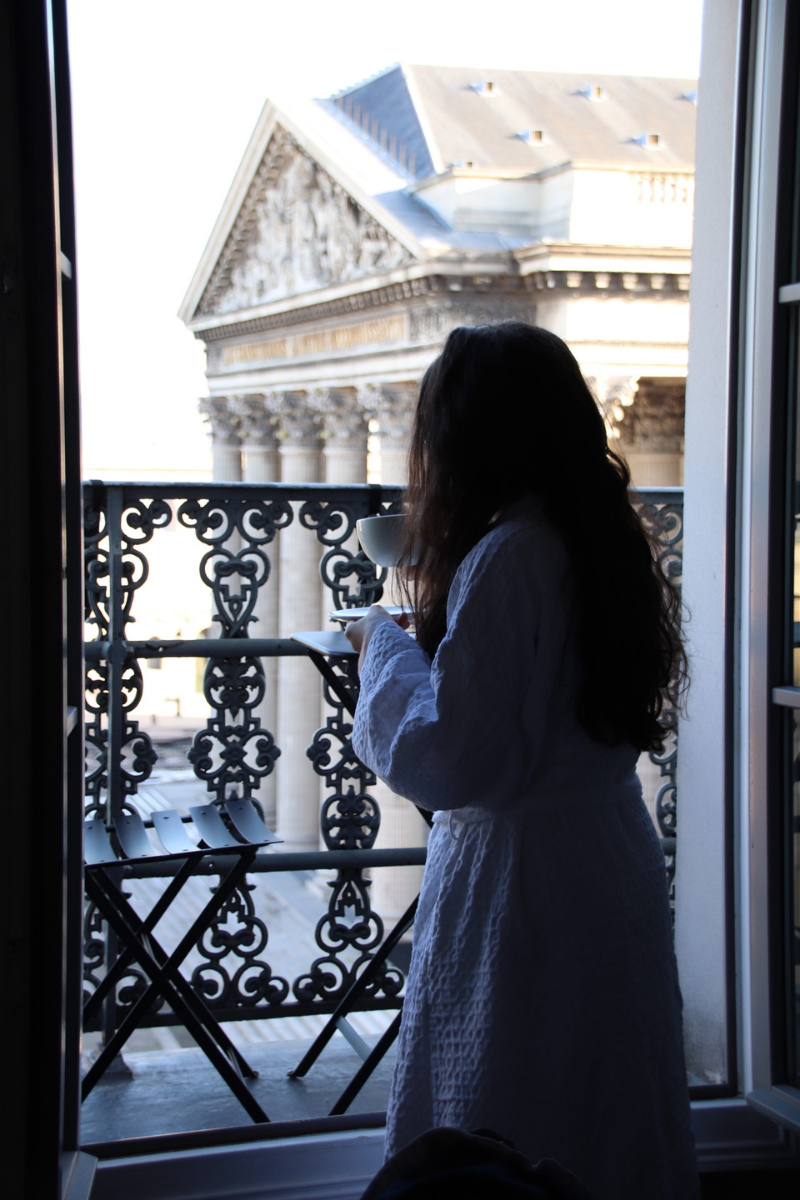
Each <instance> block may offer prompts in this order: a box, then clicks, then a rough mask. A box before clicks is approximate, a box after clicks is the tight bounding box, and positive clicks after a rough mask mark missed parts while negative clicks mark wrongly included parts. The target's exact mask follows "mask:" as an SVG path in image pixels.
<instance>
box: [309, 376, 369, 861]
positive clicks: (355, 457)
mask: <svg viewBox="0 0 800 1200" xmlns="http://www.w3.org/2000/svg"><path fill="white" fill-rule="evenodd" d="M308 403H309V407H310V408H311V409H312V410H313V411H314V412H316V413H317V415H318V416H319V420H320V428H321V436H322V444H323V451H322V469H323V478H324V480H325V483H366V481H367V437H368V435H369V425H368V417H367V415H366V414H365V413H364V411H363V409H361V408H360V407H359V404H358V400H357V395H356V392H355V389H354V388H315V389H314V390H313V391H312V392H309V396H308ZM342 548H343V550H345V552H349V553H351V554H355V553H357V551H358V536H357V535H356V534H353V536H352V537H351V538H349V539H348V540H347V541H346V542H345V543H344V544H343V547H342ZM333 602H334V601H333V593H332V592H331V591H330V589H329V588H328V587H326V586H325V585H324V584H323V587H322V607H321V610H320V621H321V624H320V629H328V628H330V619H329V616H328V613H329V612H330V610H331V608H332V607H333ZM337 628H338V626H337ZM331 711H332V710H331V709H330V707H329V706H328V705H327V704H326V703H325V701H324V699H323V700H322V703H321V706H320V726H323V725H324V724H325V722H326V721H327V719H328V717H329V716H330V714H331ZM328 795H329V792H328V789H327V788H326V786H325V781H324V780H320V804H322V802H323V801H324V800H325V799H327V797H328ZM323 844H324V843H323V842H322V838H321V837H320V845H321V846H322V845H323Z"/></svg>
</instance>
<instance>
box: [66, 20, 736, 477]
mask: <svg viewBox="0 0 800 1200" xmlns="http://www.w3.org/2000/svg"><path fill="white" fill-rule="evenodd" d="M717 2H719V0H717ZM701 9H702V0H670V2H669V3H664V2H663V0H661V2H656V0H559V2H558V3H556V2H554V0H484V2H483V3H476V2H475V0H462V3H461V4H456V3H455V2H454V0H404V2H403V3H398V2H397V0H388V2H387V0H367V3H362V4H360V5H357V6H353V5H350V6H344V5H341V4H337V3H334V2H332V0H282V2H279V0H136V3H135V4H132V3H130V2H129V0H68V11H69V21H70V49H71V56H72V91H73V120H74V132H75V172H76V181H75V186H76V199H77V219H78V255H77V257H78V272H79V275H78V278H79V300H80V322H81V379H82V395H83V413H84V472H85V474H87V475H91V476H98V475H102V476H105V477H106V478H131V479H133V478H140V477H149V476H150V474H151V473H152V472H153V471H154V470H158V471H166V472H169V473H170V475H171V476H172V477H173V478H183V477H185V478H191V477H193V476H195V474H196V472H198V471H204V472H205V471H208V470H209V468H210V448H209V442H208V437H207V435H206V433H205V428H204V425H203V423H202V421H201V418H200V416H199V414H198V412H197V400H198V398H199V397H200V396H202V395H204V394H205V393H206V391H207V389H206V387H205V380H204V376H203V369H204V354H203V350H202V344H201V343H199V342H197V341H195V340H194V338H193V337H192V336H191V335H190V334H189V333H187V331H186V330H185V328H184V327H183V325H182V324H181V322H180V321H179V320H178V318H177V316H176V315H175V314H176V312H177V310H178V306H179V304H180V302H181V300H182V298H183V295H184V293H185V291H186V289H187V287H188V285H189V282H190V280H191V277H192V274H193V272H194V269H195V267H196V265H197V262H198V260H199V258H200V255H201V253H202V251H203V248H204V246H205V243H206V241H207V240H208V237H209V235H210V233H211V230H212V227H213V225H214V222H215V220H216V217H217V214H218V212H219V210H220V208H221V206H222V202H223V200H224V198H225V195H226V193H227V191H228V187H229V186H230V183H231V181H232V179H233V176H234V173H235V171H236V168H237V166H238V164H239V160H240V159H241V156H242V154H243V152H244V149H245V146H246V145H247V141H248V139H249V137H250V134H251V132H252V130H253V127H254V125H255V123H256V120H257V118H258V114H259V112H260V110H261V107H262V105H263V103H264V101H265V99H266V97H267V96H272V97H275V98H277V97H280V96H288V95H291V94H299V95H306V96H325V95H328V94H330V93H331V92H333V91H336V90H338V89H339V88H342V87H346V86H348V85H350V84H353V83H356V82H357V81H358V80H360V79H363V78H366V77H367V76H369V75H372V74H374V73H375V72H377V71H379V70H381V69H382V68H384V67H386V66H389V65H390V64H391V63H393V62H398V61H401V62H402V61H405V62H417V63H435V64H440V65H459V64H461V65H464V64H467V65H470V64H471V65H475V66H476V67H478V66H482V67H487V68H489V67H493V68H501V67H506V68H521V69H527V70H548V71H590V70H591V71H597V72H605V73H618V74H630V75H634V74H635V75H671V76H678V77H693V76H696V75H697V74H698V71H699V61H700V18H701Z"/></svg>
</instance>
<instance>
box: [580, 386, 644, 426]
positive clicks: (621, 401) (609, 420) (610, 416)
mask: <svg viewBox="0 0 800 1200" xmlns="http://www.w3.org/2000/svg"><path fill="white" fill-rule="evenodd" d="M586 382H587V383H588V384H589V387H590V388H591V389H592V391H593V392H594V396H595V399H596V400H597V403H598V406H599V408H600V411H601V413H602V414H603V420H604V421H605V425H606V431H607V432H608V435H609V437H614V438H618V437H619V436H620V431H619V426H620V425H621V423H622V421H623V420H624V419H625V410H626V409H627V408H630V406H631V405H632V404H633V402H634V400H635V399H636V393H637V391H638V390H639V376H638V375H589V376H587V378H586Z"/></svg>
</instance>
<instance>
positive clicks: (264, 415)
mask: <svg viewBox="0 0 800 1200" xmlns="http://www.w3.org/2000/svg"><path fill="white" fill-rule="evenodd" d="M264 401H265V397H264V396H263V395H262V394H260V393H252V394H251V395H248V396H234V397H233V399H232V400H231V402H230V409H231V411H232V412H233V413H235V414H236V416H237V417H238V419H239V433H240V436H241V439H242V444H243V445H245V446H248V445H249V446H261V447H263V448H264V449H275V447H276V446H277V444H278V443H277V440H276V436H275V434H276V428H275V426H276V422H277V417H276V416H275V414H274V413H273V412H270V411H269V409H268V408H267V406H266V404H265V402H264Z"/></svg>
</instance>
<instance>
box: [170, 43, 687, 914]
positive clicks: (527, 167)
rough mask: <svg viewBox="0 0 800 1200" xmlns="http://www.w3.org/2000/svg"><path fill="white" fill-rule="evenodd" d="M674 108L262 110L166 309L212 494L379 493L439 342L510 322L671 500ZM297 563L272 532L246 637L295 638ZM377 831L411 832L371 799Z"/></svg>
mask: <svg viewBox="0 0 800 1200" xmlns="http://www.w3.org/2000/svg"><path fill="white" fill-rule="evenodd" d="M694 101H695V83H694V81H691V80H672V79H669V80H667V79H646V78H631V77H615V76H607V77H592V78H589V77H583V76H580V77H579V76H575V75H555V74H542V73H532V72H519V71H499V72H486V71H479V70H473V69H468V68H463V69H459V68H438V67H416V66H406V67H402V66H397V67H393V68H390V69H389V70H388V71H385V72H383V73H381V74H380V75H379V76H376V77H375V78H374V79H372V80H368V81H367V82H365V83H363V84H360V85H358V86H356V87H354V88H349V89H347V90H345V91H343V92H341V93H339V94H337V95H335V96H332V97H329V98H328V99H326V100H321V101H313V102H309V103H307V104H302V105H298V104H293V105H291V106H288V105H278V104H275V103H273V102H271V101H268V102H267V103H266V104H265V106H264V109H263V111H262V113H261V116H260V118H259V121H258V124H257V126H256V129H255V131H254V133H253V136H252V138H251V141H250V144H249V145H248V147H247V150H246V152H245V155H244V158H243V160H242V163H241V166H240V168H239V171H238V172H237V175H236V177H235V179H234V181H233V184H232V186H231V189H230V193H229V195H228V197H227V199H226V202H225V204H224V206H223V209H222V211H221V213H220V216H219V219H218V221H217V224H216V226H215V229H214V230H213V232H212V235H211V238H210V240H209V243H208V245H207V247H206V249H205V251H204V254H203V256H202V258H201V261H200V263H199V265H198V268H197V271H196V273H195V276H194V278H193V280H192V282H191V285H190V287H189V290H188V292H187V294H186V297H185V299H184V302H183V305H182V307H181V311H180V315H181V317H182V319H183V320H184V322H185V323H186V325H187V327H188V328H189V329H190V330H191V331H192V332H193V333H194V334H195V336H196V337H198V338H200V339H202V341H203V342H204V344H205V346H206V351H207V370H206V374H207V379H208V389H209V394H208V396H207V397H206V398H204V399H203V400H202V401H201V403H200V408H201V411H202V413H203V414H204V415H205V417H206V419H207V421H208V424H209V428H210V431H211V438H212V448H213V460H214V476H215V478H217V479H220V480H238V479H245V480H252V481H260V482H266V481H270V480H284V481H296V482H311V481H327V482H331V483H334V482H335V483H351V482H362V481H367V480H368V479H370V480H374V481H383V482H389V483H401V482H403V480H404V472H405V455H406V449H407V442H408V434H409V429H410V423H411V416H412V412H413V407H414V403H415V398H416V391H417V388H418V384H419V380H420V378H421V376H422V374H423V372H424V370H425V369H426V367H427V366H428V365H429V363H430V362H431V361H432V360H433V358H434V357H435V356H436V355H437V354H438V353H439V350H440V349H441V346H442V342H443V340H444V338H445V336H446V334H447V333H448V331H449V330H450V329H452V328H453V327H455V326H456V325H462V324H464V325H476V324H483V323H488V322H496V321H501V320H506V319H509V318H513V319H518V320H522V321H527V322H531V323H533V324H538V325H541V326H544V327H546V328H549V329H551V330H553V331H554V332H556V333H558V334H559V335H560V336H562V337H564V338H565V340H566V341H567V342H568V343H569V344H570V346H571V348H572V350H573V352H574V353H575V355H576V357H577V359H578V361H579V363H580V365H581V368H582V370H583V372H584V375H585V376H586V378H587V379H588V380H589V382H590V384H591V386H592V387H593V389H594V391H595V394H596V396H597V399H598V403H599V404H600V406H601V408H602V410H603V413H604V416H605V419H606V423H607V427H608V429H609V431H610V433H611V435H612V437H613V438H614V439H615V440H616V442H617V444H618V445H619V448H620V449H621V450H622V452H623V453H624V454H625V455H626V457H627V458H628V460H629V463H630V465H631V468H632V472H633V477H634V481H635V482H637V483H639V484H641V485H647V484H650V485H667V484H678V483H680V482H681V481H682V455H683V395H684V383H685V376H686V366H687V334H688V301H689V277H690V270H691V259H690V255H691V230H692V206H693V179H694V166H693V164H694V124H695V121H694V118H695V104H694ZM565 449H567V450H568V448H565ZM308 543H309V539H305V541H304V540H303V538H302V537H300V536H297V531H295V530H294V529H289V530H287V531H286V533H285V534H284V535H282V544H281V546H280V555H279V557H280V563H279V567H280V579H279V588H278V592H279V599H278V602H277V604H276V605H275V606H274V610H273V611H271V612H264V613H263V614H262V620H261V624H260V627H259V632H260V633H263V634H264V635H269V634H271V633H275V634H277V633H278V632H280V633H282V634H284V633H287V632H290V629H291V628H294V629H297V628H313V627H319V625H320V621H321V620H322V619H323V612H322V597H321V591H320V581H319V576H318V571H317V563H316V561H315V551H314V547H313V546H312V545H310V544H308ZM302 666H303V664H302V663H299V662H297V661H294V660H287V661H283V662H281V663H280V665H279V666H278V668H277V670H276V671H275V672H274V675H273V679H272V684H271V693H270V695H271V699H270V698H268V700H267V701H266V702H265V705H266V707H265V712H264V717H265V720H266V722H267V724H268V726H269V727H270V728H276V726H277V737H278V742H279V744H280V745H281V746H282V747H283V748H284V752H285V758H284V759H282V764H281V765H282V772H279V773H277V774H278V779H277V789H278V790H277V795H276V797H275V803H276V805H277V819H278V824H279V827H280V829H281V832H282V833H283V834H284V836H285V837H287V839H288V840H289V841H290V842H291V843H293V844H297V845H308V844H310V843H312V842H313V841H314V840H315V839H316V837H317V817H318V805H319V796H318V791H317V785H316V781H315V779H314V777H313V776H311V777H309V774H310V773H309V772H308V771H307V770H306V768H305V763H304V761H303V760H302V755H301V754H300V750H301V749H302V750H304V748H305V745H307V743H308V734H309V719H308V713H309V712H310V711H312V710H313V708H314V706H315V705H318V704H319V694H318V682H317V680H316V679H314V678H313V676H312V675H311V674H304V673H303V671H302ZM312 693H313V694H312ZM295 743H296V745H295ZM295 761H296V763H297V766H296V769H295V768H294V767H293V766H292V763H293V762H295ZM383 830H384V836H385V837H386V838H389V839H391V840H392V841H394V842H395V843H397V842H401V843H402V842H407V841H408V840H410V841H411V842H414V841H416V840H417V839H418V838H419V837H420V835H421V829H420V824H419V818H418V817H417V814H416V813H415V812H414V810H413V809H410V806H408V805H405V804H397V803H396V802H394V801H393V800H392V799H391V798H389V797H384V818H383ZM403 890H404V891H405V890H406V889H405V888H404V889H403ZM401 900H402V897H399V896H398V897H395V901H396V903H395V901H393V902H391V903H390V904H389V907H390V908H396V907H398V905H399V904H400V903H401Z"/></svg>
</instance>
